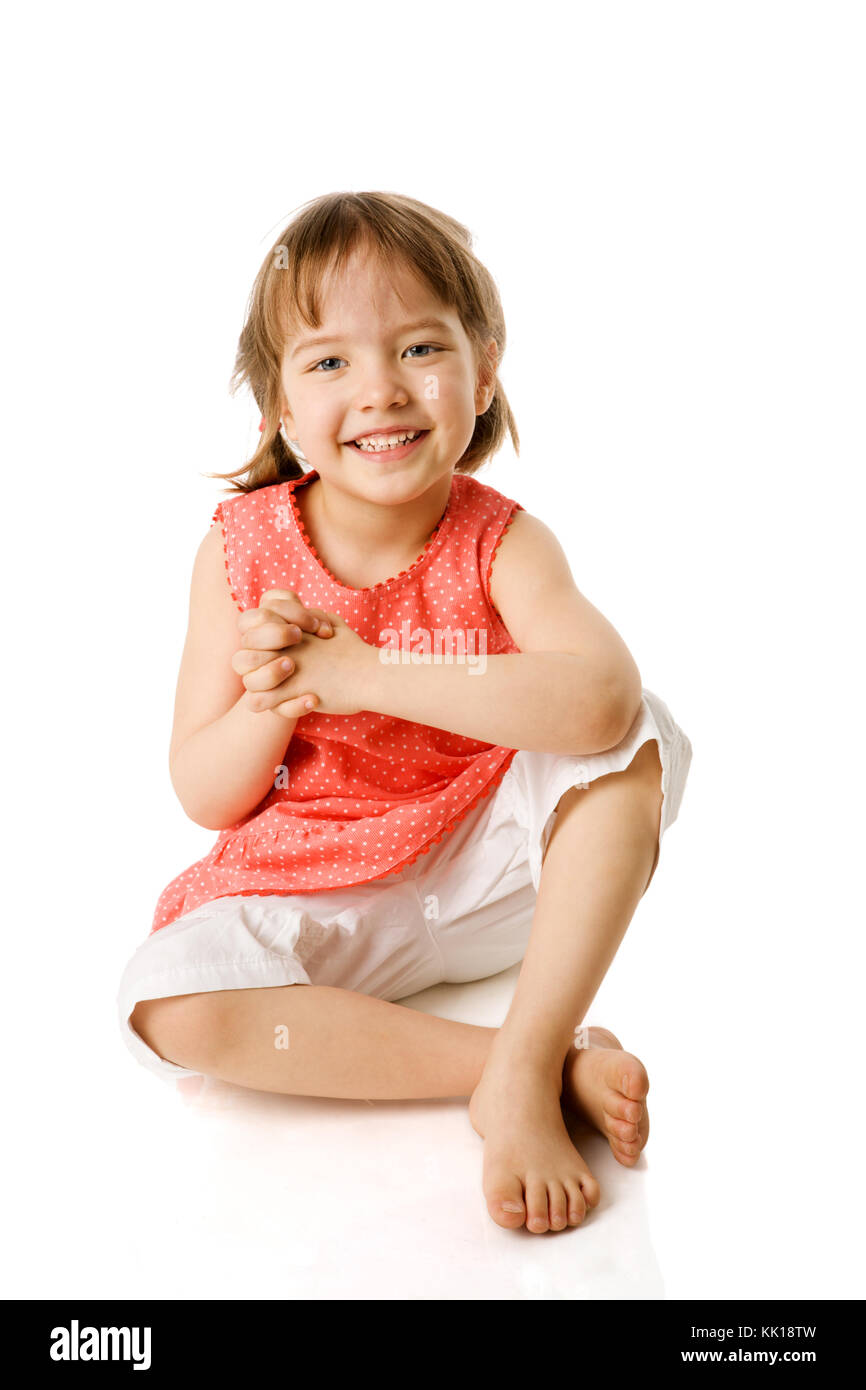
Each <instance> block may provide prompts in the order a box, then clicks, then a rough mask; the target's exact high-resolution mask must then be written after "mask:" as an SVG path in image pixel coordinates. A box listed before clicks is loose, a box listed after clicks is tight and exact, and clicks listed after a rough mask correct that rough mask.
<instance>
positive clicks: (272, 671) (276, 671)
mask: <svg viewBox="0 0 866 1390" xmlns="http://www.w3.org/2000/svg"><path fill="white" fill-rule="evenodd" d="M295 670H296V665H295V662H294V660H293V659H292V658H291V657H289V656H286V655H285V654H284V653H282V652H280V653H278V654H277V655H276V656H273V657H272V659H271V660H270V661H266V662H265V664H264V665H263V666H259V667H257V668H256V669H255V670H252V671H247V672H246V673H242V672H239V673H238V674H239V675H241V674H242V675H243V682H244V686H245V687H246V689H247V690H252V691H259V690H273V689H274V688H275V687H276V686H278V685H282V684H283V682H284V681H286V680H288V678H289V677H290V676H293V675H294V673H295Z"/></svg>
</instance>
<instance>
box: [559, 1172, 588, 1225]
mask: <svg viewBox="0 0 866 1390" xmlns="http://www.w3.org/2000/svg"><path fill="white" fill-rule="evenodd" d="M563 1187H564V1188H565V1191H566V1194H567V1196H568V1224H569V1226H579V1225H580V1223H581V1221H582V1220H583V1218H584V1217H585V1216H586V1202H585V1201H584V1197H583V1193H582V1192H581V1190H580V1183H579V1182H578V1181H577V1179H576V1178H566V1180H565V1182H564V1183H563Z"/></svg>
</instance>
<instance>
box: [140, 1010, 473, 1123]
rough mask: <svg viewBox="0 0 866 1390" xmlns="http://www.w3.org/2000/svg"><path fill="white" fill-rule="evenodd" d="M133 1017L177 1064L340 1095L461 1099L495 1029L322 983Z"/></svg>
mask: <svg viewBox="0 0 866 1390" xmlns="http://www.w3.org/2000/svg"><path fill="white" fill-rule="evenodd" d="M131 1022H132V1026H133V1028H134V1029H135V1031H136V1032H137V1033H139V1034H140V1035H141V1037H143V1038H144V1041H145V1042H146V1043H147V1044H148V1046H149V1047H152V1048H153V1050H154V1051H155V1052H157V1053H158V1054H159V1055H160V1056H161V1057H164V1058H166V1059H167V1060H168V1061H170V1062H176V1063H177V1064H178V1065H179V1066H183V1067H190V1068H192V1069H194V1070H196V1071H202V1072H204V1073H205V1075H207V1076H216V1077H219V1078H220V1079H221V1080H223V1081H230V1082H233V1083H234V1084H235V1085H237V1086H249V1087H251V1088H252V1089H254V1090H257V1091H283V1092H286V1093H287V1094H289V1095H295V1096H334V1097H338V1098H340V1099H342V1100H410V1099H416V1100H417V1099H426V1098H432V1097H445V1096H460V1097H463V1098H468V1097H469V1096H471V1095H472V1092H473V1091H474V1090H475V1087H476V1086H477V1085H478V1082H479V1080H480V1079H481V1074H482V1072H483V1070H484V1063H485V1062H486V1060H487V1054H488V1052H489V1050H490V1044H491V1042H492V1041H493V1037H494V1035H495V1033H496V1031H497V1030H496V1029H495V1028H479V1027H476V1026H475V1025H474V1024H471V1023H454V1022H452V1021H451V1020H450V1019H445V1018H437V1017H436V1016H435V1015H433V1014H425V1013H421V1012H420V1011H419V1010H417V1009H409V1008H406V1007H405V1006H404V1005H402V1004H390V1003H387V1002H386V1001H385V1000H384V999H375V998H373V997H372V996H371V995H368V994H357V993H355V992H354V991H352V990H348V989H334V988H331V987H330V986H327V985H284V986H275V987H273V988H270V989H229V990H215V991H213V992H211V993H207V994H184V995H176V996H175V997H174V998H170V999H148V1000H144V1001H142V1003H140V1004H137V1005H136V1007H135V1010H134V1011H133V1014H132V1020H131ZM281 1041H284V1042H287V1043H288V1046H287V1047H280V1046H278V1045H277V1044H278V1043H280V1042H281Z"/></svg>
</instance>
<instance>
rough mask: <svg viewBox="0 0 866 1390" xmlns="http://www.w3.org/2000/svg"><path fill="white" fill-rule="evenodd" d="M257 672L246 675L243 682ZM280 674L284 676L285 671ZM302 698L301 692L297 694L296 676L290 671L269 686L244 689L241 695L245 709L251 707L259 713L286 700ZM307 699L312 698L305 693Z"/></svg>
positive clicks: (252, 677)
mask: <svg viewBox="0 0 866 1390" xmlns="http://www.w3.org/2000/svg"><path fill="white" fill-rule="evenodd" d="M258 674H259V673H258V672H255V673H254V675H253V676H246V677H245V679H244V684H245V685H246V683H247V681H248V680H253V679H254V677H255V675H258ZM281 674H282V675H283V676H285V672H282V673H281ZM302 698H303V692H302V693H301V694H300V695H299V693H298V677H297V675H296V674H295V673H292V674H291V675H289V676H288V677H287V678H286V679H284V680H282V681H279V682H278V683H277V684H276V685H273V686H271V687H270V688H265V689H261V690H246V691H245V692H244V696H243V699H244V703H245V704H246V706H247V709H251V710H253V711H254V712H255V713H261V711H262V710H266V709H270V710H272V709H276V707H277V705H282V704H285V703H286V701H287V700H298V699H302ZM307 699H312V696H310V695H307Z"/></svg>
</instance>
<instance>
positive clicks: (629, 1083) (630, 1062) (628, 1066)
mask: <svg viewBox="0 0 866 1390" xmlns="http://www.w3.org/2000/svg"><path fill="white" fill-rule="evenodd" d="M619 1071H620V1077H619V1082H618V1086H617V1089H618V1090H620V1091H622V1093H623V1095H624V1096H625V1097H626V1098H627V1099H628V1100H644V1099H645V1097H646V1094H647V1092H648V1091H649V1077H648V1075H647V1070H646V1067H645V1066H644V1064H643V1062H641V1061H640V1060H639V1059H638V1058H637V1057H633V1056H632V1055H631V1053H630V1052H627V1053H625V1054H624V1056H623V1059H622V1061H621V1064H620V1067H619Z"/></svg>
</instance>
